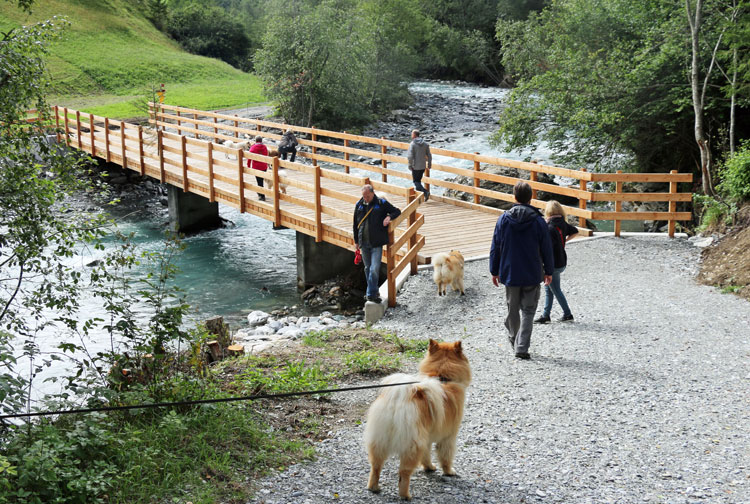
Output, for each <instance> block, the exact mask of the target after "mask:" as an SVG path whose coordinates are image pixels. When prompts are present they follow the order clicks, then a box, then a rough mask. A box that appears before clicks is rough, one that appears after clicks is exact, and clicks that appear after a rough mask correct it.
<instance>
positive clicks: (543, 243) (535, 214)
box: [490, 182, 555, 359]
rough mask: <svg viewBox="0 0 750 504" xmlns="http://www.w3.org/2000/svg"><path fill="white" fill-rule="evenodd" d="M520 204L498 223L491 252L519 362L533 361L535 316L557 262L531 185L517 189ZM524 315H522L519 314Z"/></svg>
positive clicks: (510, 336)
mask: <svg viewBox="0 0 750 504" xmlns="http://www.w3.org/2000/svg"><path fill="white" fill-rule="evenodd" d="M513 196H515V198H516V201H517V202H518V203H517V204H516V205H514V206H513V208H511V209H510V210H508V211H507V212H505V213H504V214H503V215H501V216H500V218H499V219H498V220H497V224H496V225H495V233H494V235H493V236H492V248H491V249H490V273H491V274H492V283H494V284H495V286H496V287H499V286H500V284H501V283H502V284H503V285H504V286H505V301H506V303H507V305H508V316H507V317H506V318H505V327H506V328H507V329H508V341H510V344H511V348H512V349H514V351H515V353H516V357H518V358H519V359H528V358H529V345H530V344H531V329H532V327H533V325H534V313H535V312H536V307H537V304H538V303H539V293H540V291H541V289H540V287H539V283H540V282H542V280H544V285H549V283H550V282H551V281H552V273H553V272H554V270H555V261H554V257H553V256H552V244H551V242H550V237H549V232H548V231H547V223H546V222H545V221H544V218H543V217H542V214H541V213H539V211H538V210H537V209H536V208H534V207H532V206H531V205H529V202H530V201H531V186H529V184H527V183H526V182H518V183H517V184H516V185H515V187H514V188H513ZM519 312H520V314H519Z"/></svg>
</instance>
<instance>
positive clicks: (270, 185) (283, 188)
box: [266, 149, 286, 194]
mask: <svg viewBox="0 0 750 504" xmlns="http://www.w3.org/2000/svg"><path fill="white" fill-rule="evenodd" d="M268 155H269V156H270V157H279V156H280V155H281V154H279V151H278V149H270V150H269V151H268ZM279 175H281V171H279ZM266 183H267V185H268V188H269V189H273V178H270V179H268V180H266ZM279 191H281V192H282V193H284V194H286V184H282V183H281V182H279Z"/></svg>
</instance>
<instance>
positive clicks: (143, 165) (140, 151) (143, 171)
mask: <svg viewBox="0 0 750 504" xmlns="http://www.w3.org/2000/svg"><path fill="white" fill-rule="evenodd" d="M138 154H139V156H140V163H141V176H144V175H146V163H144V162H143V126H141V125H140V124H139V125H138Z"/></svg>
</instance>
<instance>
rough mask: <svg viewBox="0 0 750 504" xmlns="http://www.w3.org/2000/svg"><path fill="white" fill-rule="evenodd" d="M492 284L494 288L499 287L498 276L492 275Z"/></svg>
mask: <svg viewBox="0 0 750 504" xmlns="http://www.w3.org/2000/svg"><path fill="white" fill-rule="evenodd" d="M492 283H493V284H495V287H500V276H499V275H492Z"/></svg>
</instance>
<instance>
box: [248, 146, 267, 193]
mask: <svg viewBox="0 0 750 504" xmlns="http://www.w3.org/2000/svg"><path fill="white" fill-rule="evenodd" d="M250 152H251V153H252V154H260V155H261V156H268V147H266V146H265V144H264V143H263V137H262V136H260V135H258V136H256V137H255V143H254V144H253V145H251V146H250ZM247 167H248V168H252V169H254V170H260V171H266V170H268V163H263V162H261V161H255V160H253V159H248V160H247ZM255 180H257V181H258V185H259V186H261V187H263V178H262V177H257V176H256V177H255ZM258 199H259V200H261V201H266V196H265V194H260V193H258Z"/></svg>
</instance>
